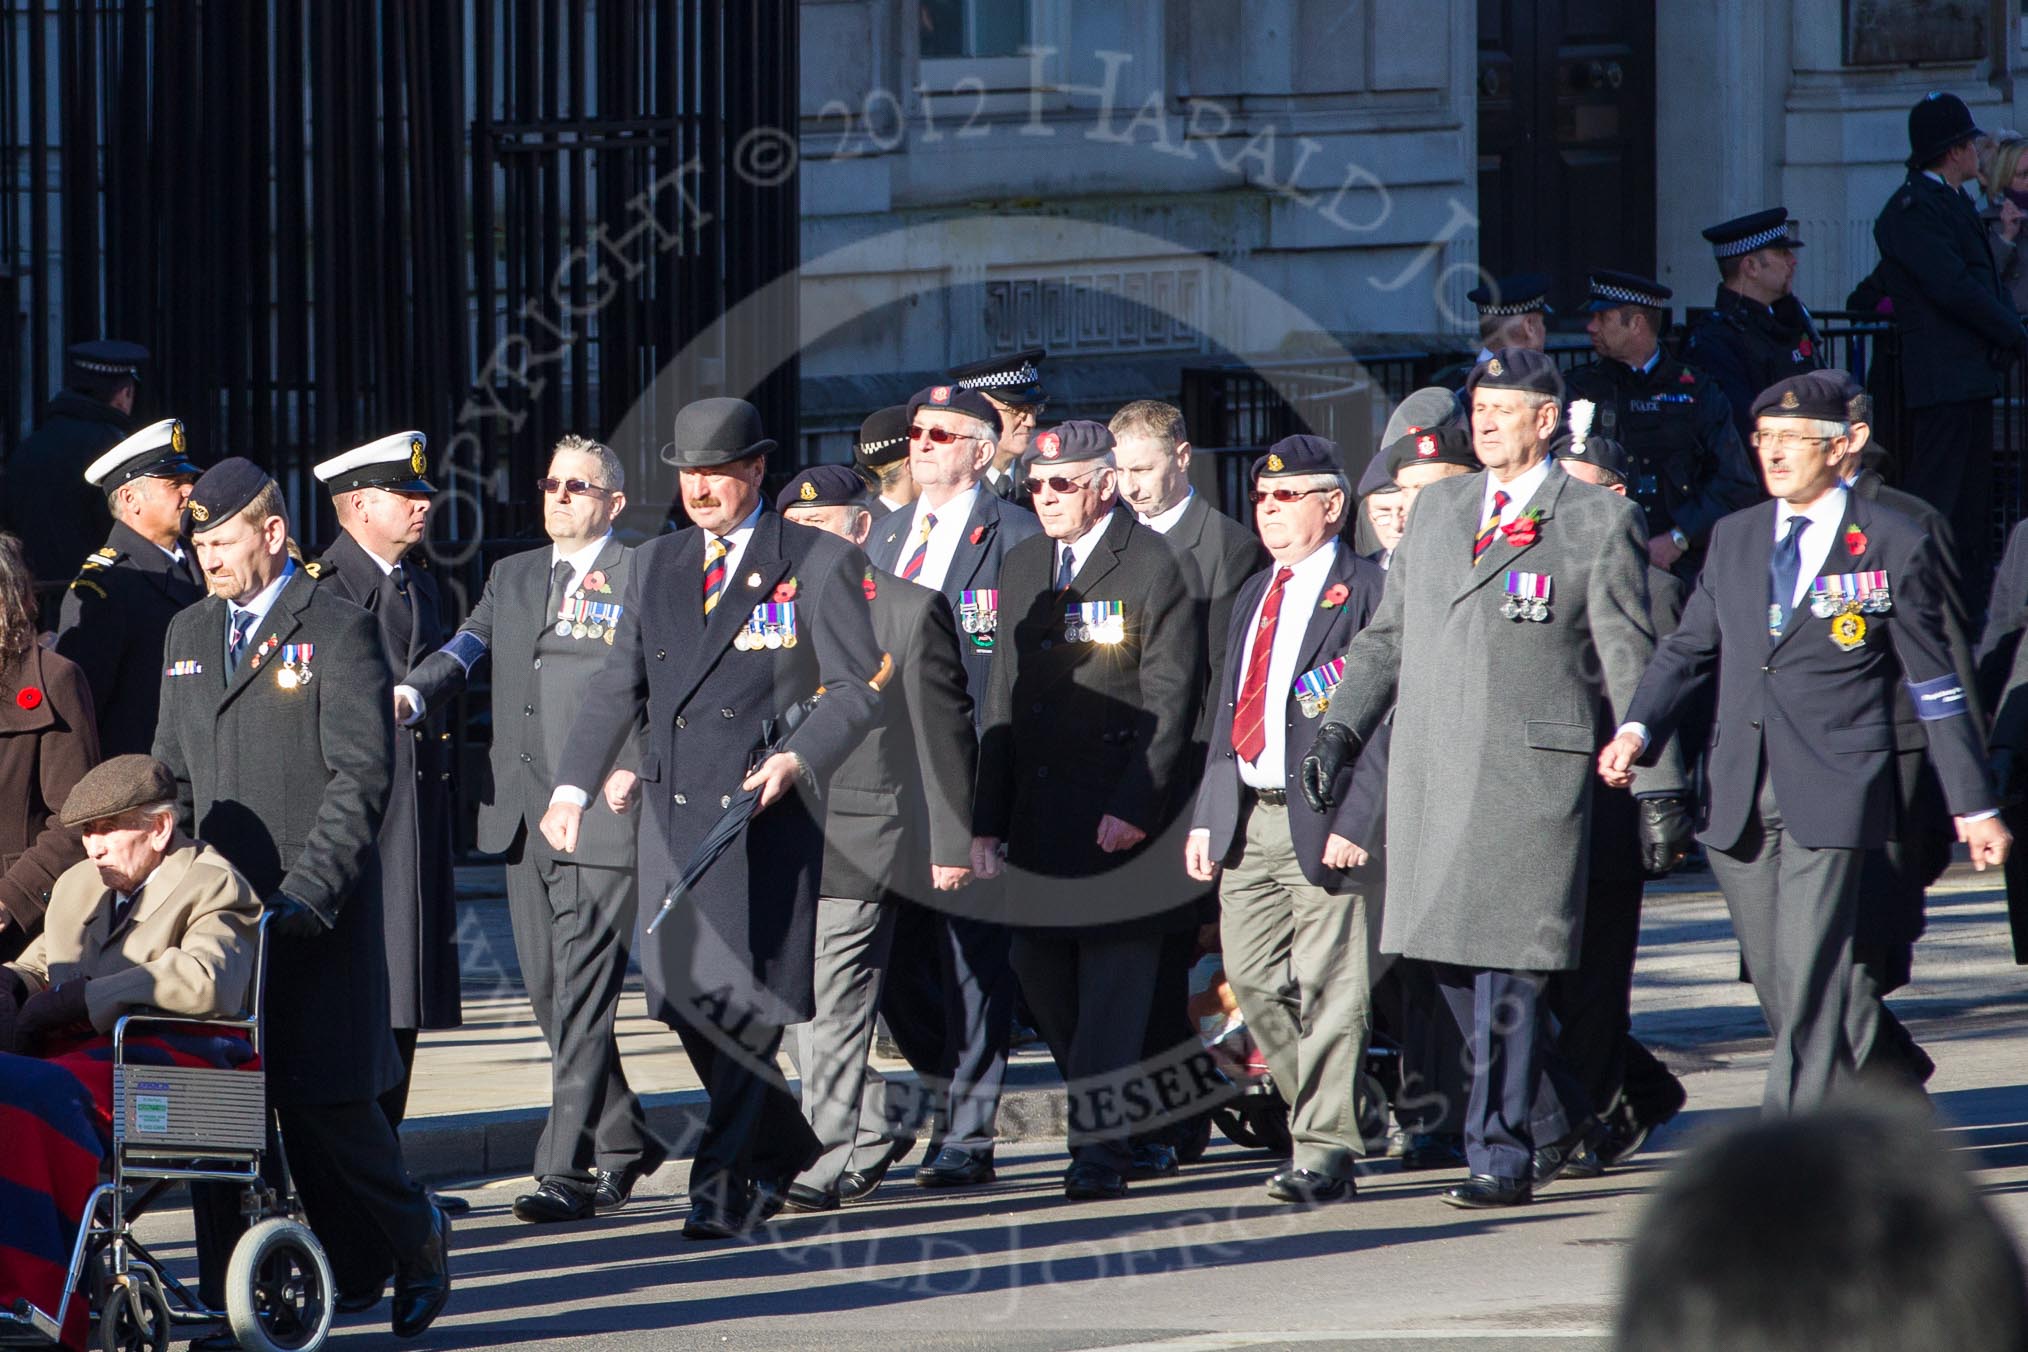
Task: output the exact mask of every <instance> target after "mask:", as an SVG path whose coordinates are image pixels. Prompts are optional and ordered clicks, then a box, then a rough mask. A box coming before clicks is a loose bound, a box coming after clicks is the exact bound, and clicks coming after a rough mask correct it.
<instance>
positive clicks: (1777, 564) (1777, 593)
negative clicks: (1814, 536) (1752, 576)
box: [1767, 516, 1810, 638]
mask: <svg viewBox="0 0 2028 1352" xmlns="http://www.w3.org/2000/svg"><path fill="white" fill-rule="evenodd" d="M1809 524H1810V518H1808V517H1806V516H1792V517H1790V518H1789V533H1788V534H1787V535H1784V536H1783V537H1782V538H1781V539H1780V540H1779V541H1777V542H1776V544H1775V548H1774V556H1773V557H1772V558H1770V559H1769V560H1768V573H1769V574H1770V586H1771V587H1772V589H1773V591H1774V598H1773V601H1772V603H1771V604H1770V605H1769V607H1768V626H1767V630H1768V633H1769V634H1770V635H1771V636H1773V637H1775V638H1779V637H1781V633H1782V631H1783V630H1784V629H1787V628H1788V627H1789V616H1790V615H1791V614H1792V613H1793V612H1794V611H1795V608H1796V579H1797V578H1798V577H1800V576H1801V575H1802V571H1803V544H1802V541H1803V527H1805V526H1807V525H1809Z"/></svg>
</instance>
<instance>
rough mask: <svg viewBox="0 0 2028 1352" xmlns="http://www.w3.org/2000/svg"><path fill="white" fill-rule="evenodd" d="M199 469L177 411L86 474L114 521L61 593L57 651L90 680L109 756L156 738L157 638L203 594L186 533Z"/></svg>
mask: <svg viewBox="0 0 2028 1352" xmlns="http://www.w3.org/2000/svg"><path fill="white" fill-rule="evenodd" d="M198 473H199V470H198V467H197V466H196V465H195V464H193V463H192V462H191V460H190V459H189V457H188V456H187V455H186V454H185V444H184V436H183V424H182V423H181V422H179V421H177V420H176V419H174V418H165V419H163V420H162V421H161V422H158V423H154V424H151V425H150V426H147V427H144V428H142V429H141V430H140V431H138V432H136V433H134V435H132V436H131V437H128V438H127V439H126V440H124V441H122V442H120V443H119V444H118V445H116V446H114V447H113V448H112V449H111V450H109V451H107V452H106V453H105V454H104V455H102V456H100V457H99V458H98V459H96V460H94V461H92V463H91V465H90V467H89V468H87V469H86V470H85V472H84V478H85V482H86V483H88V484H90V485H91V486H92V487H93V488H95V489H97V490H98V491H99V492H100V493H102V494H104V495H105V500H106V502H107V503H108V504H110V505H111V507H112V511H113V528H112V530H111V531H110V532H109V533H108V534H107V536H106V543H105V545H104V546H103V547H101V548H100V549H97V550H95V551H94V552H92V553H91V554H89V555H87V556H86V558H85V561H84V563H83V565H82V566H81V567H79V569H78V573H77V576H76V577H75V578H73V579H71V584H70V590H68V591H67V592H65V593H64V597H63V606H62V609H61V610H60V611H59V614H58V620H57V626H56V650H57V651H58V652H59V653H62V654H63V655H64V656H65V657H68V658H69V659H70V660H71V661H73V662H75V663H77V664H78V666H79V667H80V668H82V669H83V671H84V674H85V679H86V680H87V681H88V682H90V683H91V688H92V704H93V707H94V708H96V709H97V710H98V718H99V746H100V748H101V749H102V750H103V751H104V752H105V754H106V755H108V756H124V755H130V754H133V753H136V752H145V751H147V750H148V749H149V748H150V747H152V746H153V745H154V744H155V701H156V699H157V698H158V697H159V696H160V695H161V693H162V638H163V636H164V635H165V634H167V633H168V632H169V621H171V620H172V619H174V618H176V614H177V612H178V611H180V610H182V609H183V608H184V607H185V606H189V605H192V604H195V603H196V602H197V601H199V600H201V599H203V596H204V582H203V578H202V575H201V574H200V573H199V572H198V569H197V555H196V551H195V550H193V549H192V548H191V547H190V545H189V543H188V542H187V541H186V540H185V539H184V536H183V504H184V503H185V502H187V501H188V500H189V498H190V486H191V485H192V484H194V483H196V482H197V475H198Z"/></svg>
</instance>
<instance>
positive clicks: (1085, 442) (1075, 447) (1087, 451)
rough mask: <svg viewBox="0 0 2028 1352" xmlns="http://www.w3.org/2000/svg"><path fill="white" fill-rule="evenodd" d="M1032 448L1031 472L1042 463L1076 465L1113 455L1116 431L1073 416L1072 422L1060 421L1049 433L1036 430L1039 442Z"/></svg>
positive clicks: (1098, 423) (1036, 439) (1036, 441)
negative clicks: (1114, 432) (1113, 431)
mask: <svg viewBox="0 0 2028 1352" xmlns="http://www.w3.org/2000/svg"><path fill="white" fill-rule="evenodd" d="M1029 449H1030V451H1031V452H1032V454H1031V455H1030V456H1029V457H1028V463H1029V465H1030V467H1031V471H1032V469H1033V468H1034V467H1035V466H1039V465H1052V466H1053V465H1075V464H1079V463H1082V462H1084V461H1087V460H1096V459H1098V458H1099V457H1100V456H1102V455H1110V454H1111V453H1112V449H1113V434H1112V431H1111V430H1110V429H1109V428H1107V427H1106V425H1105V424H1104V423H1102V422H1092V421H1091V420H1089V419H1087V418H1072V419H1071V420H1070V421H1069V422H1062V423H1058V424H1057V425H1056V426H1054V427H1052V428H1050V429H1049V430H1048V431H1047V432H1038V433H1036V434H1035V444H1034V445H1033V446H1031V447H1030V448H1029Z"/></svg>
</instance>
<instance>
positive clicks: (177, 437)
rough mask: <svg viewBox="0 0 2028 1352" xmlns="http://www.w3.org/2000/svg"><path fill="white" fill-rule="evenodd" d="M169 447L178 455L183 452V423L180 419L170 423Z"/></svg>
mask: <svg viewBox="0 0 2028 1352" xmlns="http://www.w3.org/2000/svg"><path fill="white" fill-rule="evenodd" d="M169 449H170V450H172V451H174V452H176V454H178V455H181V454H183V423H182V421H181V420H180V419H179V420H178V421H176V422H174V423H172V424H170V427H169Z"/></svg>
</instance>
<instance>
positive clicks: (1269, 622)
mask: <svg viewBox="0 0 2028 1352" xmlns="http://www.w3.org/2000/svg"><path fill="white" fill-rule="evenodd" d="M1294 576H1295V570H1294V569H1291V568H1277V569H1275V580H1274V581H1273V582H1270V583H1269V584H1268V591H1267V599H1266V600H1265V601H1262V602H1261V606H1260V623H1259V624H1257V625H1255V626H1254V631H1253V652H1252V653H1250V654H1248V656H1247V659H1246V679H1245V680H1243V681H1241V682H1240V683H1239V707H1238V709H1236V710H1235V711H1234V712H1233V715H1232V749H1233V750H1234V751H1236V752H1238V753H1239V758H1240V759H1241V760H1243V761H1247V762H1249V763H1250V762H1253V761H1257V760H1259V759H1260V753H1261V752H1263V751H1265V750H1267V674H1268V662H1269V660H1270V659H1271V658H1272V657H1273V656H1274V647H1275V622H1276V621H1277V620H1279V619H1280V618H1281V614H1282V588H1284V587H1286V586H1287V585H1288V582H1289V579H1290V578H1292V577H1294Z"/></svg>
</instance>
